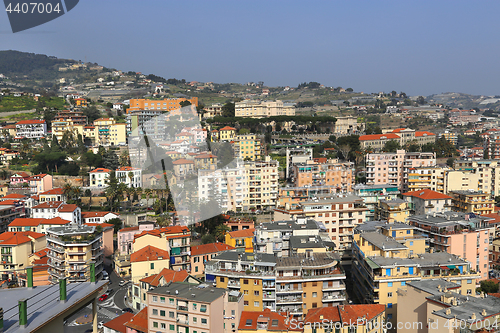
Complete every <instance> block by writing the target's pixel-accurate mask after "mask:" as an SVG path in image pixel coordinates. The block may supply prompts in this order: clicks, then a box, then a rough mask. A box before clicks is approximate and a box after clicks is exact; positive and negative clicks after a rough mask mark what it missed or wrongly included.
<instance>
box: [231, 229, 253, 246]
mask: <svg viewBox="0 0 500 333" xmlns="http://www.w3.org/2000/svg"><path fill="white" fill-rule="evenodd" d="M254 232H255V229H253V228H252V229H244V230H238V231H230V232H226V234H225V235H224V238H225V239H224V242H225V243H226V244H227V245H229V246H231V247H234V248H235V249H238V250H239V251H243V252H253V239H254Z"/></svg>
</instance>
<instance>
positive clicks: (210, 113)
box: [203, 103, 222, 118]
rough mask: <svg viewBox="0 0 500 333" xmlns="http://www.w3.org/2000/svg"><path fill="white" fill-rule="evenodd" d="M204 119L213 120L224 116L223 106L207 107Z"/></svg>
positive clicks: (216, 104)
mask: <svg viewBox="0 0 500 333" xmlns="http://www.w3.org/2000/svg"><path fill="white" fill-rule="evenodd" d="M203 111H204V112H203V118H213V117H217V116H222V104H220V103H215V104H212V105H211V106H205V108H204V109H203Z"/></svg>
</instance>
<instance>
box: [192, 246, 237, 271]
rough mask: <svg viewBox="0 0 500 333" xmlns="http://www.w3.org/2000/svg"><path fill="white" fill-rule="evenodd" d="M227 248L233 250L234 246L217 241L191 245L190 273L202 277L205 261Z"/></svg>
mask: <svg viewBox="0 0 500 333" xmlns="http://www.w3.org/2000/svg"><path fill="white" fill-rule="evenodd" d="M227 250H234V247H232V246H230V245H227V244H224V243H219V242H217V243H210V244H203V245H196V246H191V274H193V275H194V276H195V277H204V276H205V263H206V262H208V261H210V260H212V258H213V257H215V256H216V255H217V254H219V253H220V252H223V251H227Z"/></svg>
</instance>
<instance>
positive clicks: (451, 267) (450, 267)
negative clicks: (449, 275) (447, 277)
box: [448, 265, 456, 269]
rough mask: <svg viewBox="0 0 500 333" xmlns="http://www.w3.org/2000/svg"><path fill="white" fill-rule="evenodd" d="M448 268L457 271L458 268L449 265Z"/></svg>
mask: <svg viewBox="0 0 500 333" xmlns="http://www.w3.org/2000/svg"><path fill="white" fill-rule="evenodd" d="M448 268H449V269H455V268H456V267H455V265H448Z"/></svg>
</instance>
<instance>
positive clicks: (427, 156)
mask: <svg viewBox="0 0 500 333" xmlns="http://www.w3.org/2000/svg"><path fill="white" fill-rule="evenodd" d="M435 165H436V154H435V153H409V152H406V151H404V150H398V151H396V153H378V154H375V153H373V154H367V155H366V184H367V185H380V184H390V185H396V186H397V187H398V188H399V189H400V190H404V191H406V190H407V189H406V187H407V186H406V185H405V184H408V179H409V174H410V173H411V171H412V170H411V169H412V168H417V167H430V166H435Z"/></svg>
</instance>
